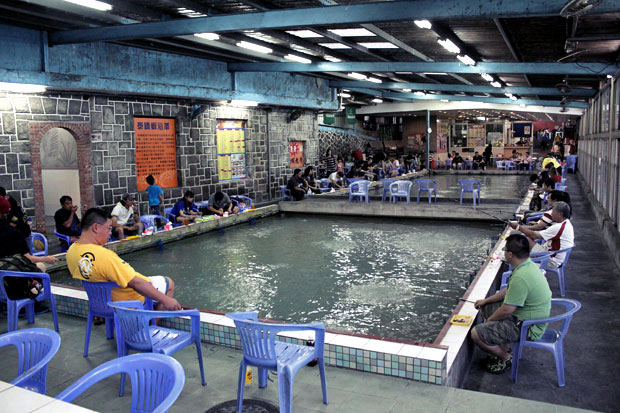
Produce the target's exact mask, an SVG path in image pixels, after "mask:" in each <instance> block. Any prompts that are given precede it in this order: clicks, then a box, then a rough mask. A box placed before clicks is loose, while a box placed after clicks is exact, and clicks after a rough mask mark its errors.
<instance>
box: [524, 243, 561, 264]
mask: <svg viewBox="0 0 620 413" xmlns="http://www.w3.org/2000/svg"><path fill="white" fill-rule="evenodd" d="M530 252H549V248H547V246H546V245H545V244H542V245H541V244H539V243H536V244H534V246H533V247H532V251H530ZM560 255H562V254H560ZM561 263H562V262H561V261H559V260H558V258H557V257H551V258H549V261H548V262H547V267H548V268H558V267H559V266H560V264H561Z"/></svg>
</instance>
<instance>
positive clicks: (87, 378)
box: [56, 354, 185, 413]
mask: <svg viewBox="0 0 620 413" xmlns="http://www.w3.org/2000/svg"><path fill="white" fill-rule="evenodd" d="M116 374H122V375H123V376H124V375H125V374H128V375H129V378H130V381H131V410H130V412H132V413H138V412H139V413H148V412H166V411H168V409H169V408H170V407H171V406H172V405H173V404H174V402H175V401H176V400H177V398H178V397H179V395H180V394H181V391H183V386H184V385H185V372H184V371H183V367H182V366H181V364H180V363H179V362H178V361H176V360H175V359H173V358H172V357H169V356H165V355H163V354H132V355H131V356H126V357H121V358H117V359H114V360H110V361H108V362H107V363H103V364H102V365H100V366H98V367H96V368H95V369H93V370H91V371H89V372H88V373H86V374H85V375H83V376H82V377H80V378H79V379H78V380H77V381H76V382H75V383H73V384H72V385H71V386H69V387H67V388H66V389H65V390H63V391H62V392H61V393H60V394H59V395H58V396H56V399H57V400H62V401H65V402H72V401H73V400H75V399H76V398H77V397H78V396H79V395H80V394H82V393H84V391H86V390H87V389H88V388H90V387H92V386H93V385H95V384H97V383H99V382H100V381H101V380H104V379H106V378H108V377H110V376H114V375H116Z"/></svg>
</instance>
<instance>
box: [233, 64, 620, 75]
mask: <svg viewBox="0 0 620 413" xmlns="http://www.w3.org/2000/svg"><path fill="white" fill-rule="evenodd" d="M228 70H229V71H237V72H442V73H469V74H480V73H489V74H492V73H516V74H538V75H553V74H556V75H607V74H609V75H613V74H614V73H615V72H616V71H617V70H618V67H617V66H616V64H615V63H593V62H590V63H586V62H583V63H531V62H528V63H524V62H520V63H512V62H511V63H496V62H479V63H477V64H476V66H468V65H465V64H462V63H459V62H338V63H333V62H321V63H312V64H304V63H230V64H229V65H228Z"/></svg>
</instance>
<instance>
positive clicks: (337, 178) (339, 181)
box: [328, 172, 344, 189]
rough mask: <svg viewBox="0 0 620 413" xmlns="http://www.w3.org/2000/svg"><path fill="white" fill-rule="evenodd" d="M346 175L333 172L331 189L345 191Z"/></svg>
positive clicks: (330, 176)
mask: <svg viewBox="0 0 620 413" xmlns="http://www.w3.org/2000/svg"><path fill="white" fill-rule="evenodd" d="M343 178H344V174H343V173H342V172H333V173H332V174H331V175H329V178H328V179H329V187H330V188H334V189H344V180H343Z"/></svg>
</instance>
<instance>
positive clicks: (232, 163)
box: [216, 120, 247, 180]
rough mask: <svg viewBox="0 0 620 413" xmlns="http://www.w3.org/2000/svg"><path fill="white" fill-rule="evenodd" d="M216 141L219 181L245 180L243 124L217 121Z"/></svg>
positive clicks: (241, 122)
mask: <svg viewBox="0 0 620 413" xmlns="http://www.w3.org/2000/svg"><path fill="white" fill-rule="evenodd" d="M216 140H217V142H216V145H217V154H218V158H217V169H218V178H219V180H227V179H243V178H247V165H246V157H245V122H244V121H234V120H220V121H218V124H217V129H216Z"/></svg>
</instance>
